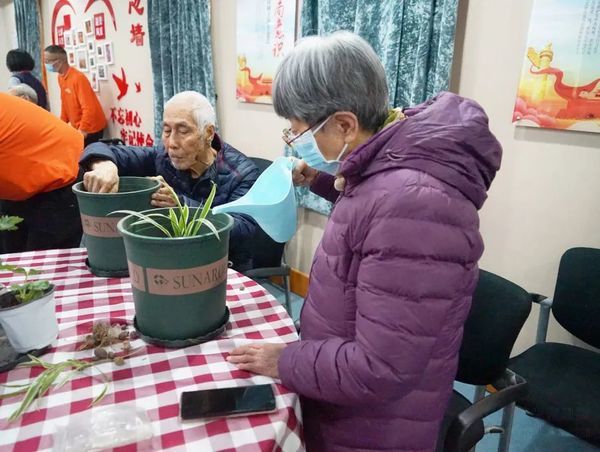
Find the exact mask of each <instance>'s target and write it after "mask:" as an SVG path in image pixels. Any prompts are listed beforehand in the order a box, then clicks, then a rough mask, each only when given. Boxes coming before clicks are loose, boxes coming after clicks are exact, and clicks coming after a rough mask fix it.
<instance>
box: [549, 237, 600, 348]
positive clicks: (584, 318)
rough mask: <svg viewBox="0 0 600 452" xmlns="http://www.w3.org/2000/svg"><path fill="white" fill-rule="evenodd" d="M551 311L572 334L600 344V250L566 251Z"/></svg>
mask: <svg viewBox="0 0 600 452" xmlns="http://www.w3.org/2000/svg"><path fill="white" fill-rule="evenodd" d="M552 312H553V314H554V317H555V318H556V320H557V321H558V322H559V323H560V324H561V325H562V326H563V327H564V328H565V329H566V330H567V331H569V332H570V333H571V334H573V335H574V336H576V337H578V338H579V339H581V340H582V341H584V342H587V343H588V344H590V345H592V346H594V347H597V348H598V347H600V326H599V322H600V249H595V248H571V249H569V250H567V251H566V252H565V254H563V256H562V258H561V260H560V265H559V267H558V277H557V279H556V289H555V291H554V299H553V303H552Z"/></svg>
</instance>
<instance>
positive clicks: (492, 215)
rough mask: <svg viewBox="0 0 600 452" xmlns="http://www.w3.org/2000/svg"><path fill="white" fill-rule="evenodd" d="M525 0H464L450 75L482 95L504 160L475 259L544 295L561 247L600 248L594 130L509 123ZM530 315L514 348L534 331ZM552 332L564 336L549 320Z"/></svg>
mask: <svg viewBox="0 0 600 452" xmlns="http://www.w3.org/2000/svg"><path fill="white" fill-rule="evenodd" d="M532 4H533V0H503V1H502V2H490V1H487V0H471V1H470V2H468V1H464V0H463V5H462V14H463V16H464V15H465V12H466V28H465V29H464V44H463V45H462V46H460V47H461V48H460V50H459V55H458V57H459V58H458V60H457V63H458V64H459V65H460V66H459V69H458V71H455V73H456V72H459V74H456V75H459V77H455V80H454V83H455V86H456V87H457V88H458V92H459V93H460V94H462V95H464V96H467V97H471V98H474V99H476V100H477V101H478V102H480V103H481V104H482V105H483V107H484V108H485V109H486V111H487V112H488V115H489V117H490V125H491V128H492V130H493V131H494V133H495V134H496V136H497V137H498V139H499V140H500V142H501V143H502V145H503V146H504V156H503V159H502V168H501V170H500V172H499V174H498V176H497V178H496V180H495V181H494V183H493V185H492V188H491V190H490V193H489V199H488V201H487V203H486V204H485V206H484V208H483V211H482V212H481V231H482V234H483V236H484V239H485V243H486V251H485V254H484V256H483V258H482V260H481V266H482V267H483V268H486V269H489V270H491V271H493V272H496V273H498V274H500V275H502V276H505V277H506V278H508V279H510V280H512V281H514V282H516V283H517V284H520V285H522V286H523V287H524V288H526V289H527V290H529V291H534V292H539V293H543V294H547V295H550V296H551V295H552V293H553V290H554V283H555V279H556V273H557V267H558V261H559V258H560V256H561V254H562V253H563V252H564V251H565V250H566V249H567V248H569V247H573V246H590V247H595V248H600V227H599V226H598V225H599V224H600V177H599V176H600V134H586V133H581V132H562V131H554V130H541V129H528V128H515V127H514V126H513V125H512V124H511V118H512V111H513V105H514V100H515V93H516V89H517V83H518V79H519V74H520V70H521V63H522V60H523V55H524V53H525V50H526V39H527V30H528V23H529V16H530V12H531V7H532ZM459 44H460V43H459ZM461 53H462V57H461V55H460V54H461ZM535 319H536V316H533V317H532V318H531V321H530V322H529V323H528V325H527V328H526V329H525V331H524V334H522V335H521V338H520V339H519V341H518V343H517V350H520V349H522V348H523V347H526V346H527V345H528V344H531V342H532V341H533V338H534V331H535V325H534V320H535ZM550 338H551V339H555V340H561V341H570V340H571V339H570V337H569V335H568V334H567V333H566V332H564V331H563V330H562V328H560V327H559V326H558V325H557V324H556V323H554V324H553V325H552V328H551V331H550Z"/></svg>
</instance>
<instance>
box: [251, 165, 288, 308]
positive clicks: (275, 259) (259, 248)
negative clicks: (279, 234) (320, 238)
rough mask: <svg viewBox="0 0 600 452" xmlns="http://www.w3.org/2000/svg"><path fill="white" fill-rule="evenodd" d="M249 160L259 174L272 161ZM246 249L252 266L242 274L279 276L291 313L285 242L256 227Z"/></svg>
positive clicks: (258, 276) (264, 277)
mask: <svg viewBox="0 0 600 452" xmlns="http://www.w3.org/2000/svg"><path fill="white" fill-rule="evenodd" d="M250 160H252V161H253V162H254V164H255V165H256V166H258V170H259V171H260V174H262V173H263V171H264V170H266V169H267V168H268V167H269V166H270V165H271V164H272V163H273V162H272V161H270V160H266V159H261V158H258V157H251V158H250ZM246 249H247V250H248V252H249V253H250V255H251V256H252V267H253V268H252V269H251V270H247V271H245V272H244V274H245V275H246V276H248V277H249V278H252V279H266V278H271V277H273V276H278V277H281V278H282V279H283V289H284V292H285V309H286V310H287V312H288V314H290V315H292V306H291V300H290V282H289V277H290V267H289V265H287V264H286V263H285V260H284V254H283V253H284V251H285V243H278V242H276V241H275V240H273V239H272V238H271V237H269V236H268V235H267V234H266V233H265V231H263V230H262V229H261V228H260V227H258V228H257V231H256V234H255V236H254V238H253V239H252V240H251V241H249V242H248V243H247V244H246Z"/></svg>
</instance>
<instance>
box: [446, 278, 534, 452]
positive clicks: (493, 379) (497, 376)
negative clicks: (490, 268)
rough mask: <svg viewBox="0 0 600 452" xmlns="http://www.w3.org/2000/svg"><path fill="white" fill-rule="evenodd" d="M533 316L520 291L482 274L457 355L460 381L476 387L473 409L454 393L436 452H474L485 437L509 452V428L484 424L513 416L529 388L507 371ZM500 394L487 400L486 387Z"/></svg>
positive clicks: (461, 396)
mask: <svg viewBox="0 0 600 452" xmlns="http://www.w3.org/2000/svg"><path fill="white" fill-rule="evenodd" d="M530 311H531V297H530V294H529V293H528V292H526V291H525V290H524V289H522V288H521V287H519V286H517V285H516V284H513V283H512V282H510V281H508V280H506V279H504V278H501V277H499V276H497V275H494V274H493V273H490V272H487V271H484V270H480V272H479V282H478V283H477V288H476V289H475V293H474V295H473V302H472V306H471V311H470V312H469V316H468V318H467V322H466V323H465V328H464V335H463V342H462V345H461V348H460V352H459V361H458V372H457V375H456V380H457V381H459V382H462V383H467V384H471V385H477V386H478V387H479V388H480V390H479V391H477V395H476V400H475V401H474V402H473V403H472V402H470V401H469V400H468V399H467V398H465V397H464V396H463V395H462V394H460V393H459V392H457V391H453V393H452V396H451V398H450V403H449V406H448V408H447V410H446V414H445V416H444V421H443V423H442V428H441V430H440V434H439V437H438V446H437V451H438V452H465V451H468V450H471V449H473V447H474V446H475V444H477V442H479V441H480V440H481V439H482V438H483V436H484V434H485V433H486V431H487V432H488V433H500V434H501V435H502V436H501V440H500V446H499V450H502V451H507V450H508V445H509V442H510V433H511V432H510V427H511V426H512V424H508V423H507V422H505V421H506V420H507V419H510V416H503V427H502V428H500V427H492V428H487V429H486V427H485V426H484V424H483V418H484V417H486V416H488V415H490V414H492V413H494V412H496V411H498V410H500V409H504V410H505V413H506V412H507V411H508V412H509V413H510V412H512V410H514V402H515V401H516V400H517V399H518V398H519V397H522V396H523V395H524V394H525V392H526V390H527V382H526V381H525V380H524V379H523V378H521V377H520V376H519V375H517V374H515V373H513V372H511V371H509V370H508V369H507V364H508V362H509V358H510V352H511V350H512V348H513V345H514V343H515V341H516V339H517V336H518V335H519V332H520V331H521V328H522V327H523V324H524V323H525V320H526V319H527V317H528V315H529V312H530ZM499 381H501V382H502V383H503V384H502V387H503V389H502V390H499V391H497V392H494V393H492V394H490V395H489V396H487V397H486V396H485V394H486V391H485V386H486V385H489V384H498V382H499Z"/></svg>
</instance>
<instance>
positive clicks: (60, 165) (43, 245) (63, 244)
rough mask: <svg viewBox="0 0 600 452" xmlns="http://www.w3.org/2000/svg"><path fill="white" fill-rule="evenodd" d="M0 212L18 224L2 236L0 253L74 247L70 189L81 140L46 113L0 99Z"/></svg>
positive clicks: (75, 221)
mask: <svg viewBox="0 0 600 452" xmlns="http://www.w3.org/2000/svg"><path fill="white" fill-rule="evenodd" d="M0 105H1V106H2V108H0V168H1V169H2V170H1V171H0V212H1V213H2V214H4V215H16V216H19V217H21V218H23V222H22V223H20V224H19V229H18V230H16V231H10V232H2V233H1V235H0V253H16V252H21V251H33V250H42V249H53V248H73V247H78V246H79V243H80V241H81V234H82V231H81V220H80V217H79V208H78V205H77V199H76V198H75V194H74V193H73V191H72V190H71V186H72V185H73V183H75V180H76V178H77V175H78V171H79V165H78V161H79V157H80V156H81V152H82V151H83V137H82V135H81V134H80V133H78V132H77V131H76V130H75V129H73V128H72V127H70V126H68V125H67V124H65V123H64V122H62V121H61V120H60V119H59V118H57V117H56V116H54V115H53V114H52V113H50V112H48V111H46V110H44V109H42V108H39V107H38V106H36V105H34V104H32V103H31V102H28V101H26V100H23V99H20V98H18V97H16V96H10V95H8V94H6V93H0Z"/></svg>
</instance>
